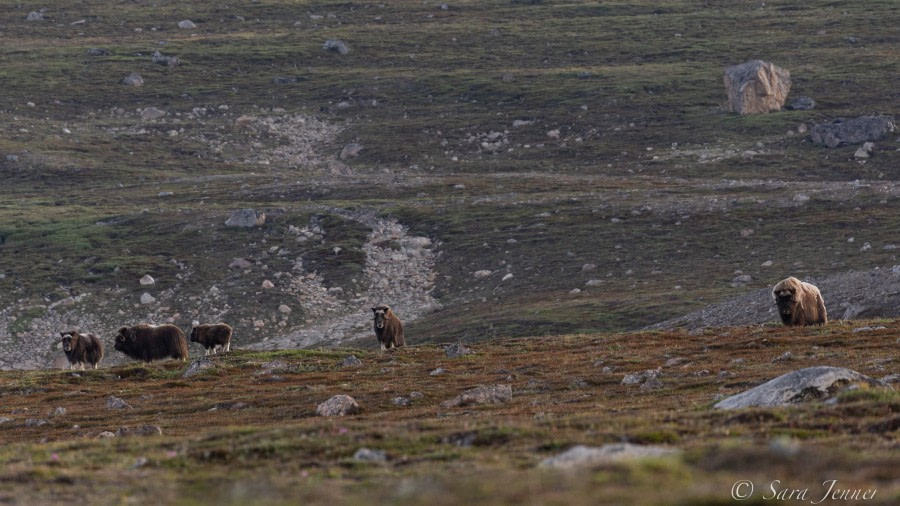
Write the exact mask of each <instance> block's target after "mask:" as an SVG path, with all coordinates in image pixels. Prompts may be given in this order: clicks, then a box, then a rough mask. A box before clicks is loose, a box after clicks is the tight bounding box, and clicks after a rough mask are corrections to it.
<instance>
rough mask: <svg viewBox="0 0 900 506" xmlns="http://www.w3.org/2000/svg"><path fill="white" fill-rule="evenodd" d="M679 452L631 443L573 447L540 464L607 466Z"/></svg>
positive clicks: (557, 466) (571, 466) (553, 465)
mask: <svg viewBox="0 0 900 506" xmlns="http://www.w3.org/2000/svg"><path fill="white" fill-rule="evenodd" d="M678 453H679V450H677V449H674V448H665V447H662V446H644V445H635V444H631V443H616V444H608V445H603V446H601V447H599V448H595V447H590V446H583V445H578V446H573V447H572V448H569V449H568V450H566V451H564V452H562V453H560V454H559V455H556V456H554V457H548V458H546V459H544V460H542V461H541V463H540V464H538V466H539V467H548V468H555V469H569V468H573V467H579V466H590V465H596V464H606V463H609V462H621V461H624V460H634V459H642V458H648V457H649V458H659V457H667V456H670V455H677V454H678Z"/></svg>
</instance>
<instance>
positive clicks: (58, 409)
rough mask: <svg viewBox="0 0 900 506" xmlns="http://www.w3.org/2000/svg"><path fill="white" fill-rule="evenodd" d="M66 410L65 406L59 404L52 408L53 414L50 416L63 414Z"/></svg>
mask: <svg viewBox="0 0 900 506" xmlns="http://www.w3.org/2000/svg"><path fill="white" fill-rule="evenodd" d="M67 412H68V411H67V410H66V408H64V407H62V406H60V407H58V408H56V409H54V410H53V414H52V415H51V416H64V415H65V414H66V413H67Z"/></svg>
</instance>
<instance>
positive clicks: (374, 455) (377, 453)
mask: <svg viewBox="0 0 900 506" xmlns="http://www.w3.org/2000/svg"><path fill="white" fill-rule="evenodd" d="M353 460H356V461H358V462H384V461H386V460H387V455H386V454H385V453H384V452H383V451H381V450H370V449H368V448H365V447H363V448H360V449H359V450H356V453H354V454H353Z"/></svg>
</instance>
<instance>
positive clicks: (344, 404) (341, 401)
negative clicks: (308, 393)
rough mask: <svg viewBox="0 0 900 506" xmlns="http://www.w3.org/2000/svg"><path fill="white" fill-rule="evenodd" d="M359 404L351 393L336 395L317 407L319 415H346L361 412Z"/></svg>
mask: <svg viewBox="0 0 900 506" xmlns="http://www.w3.org/2000/svg"><path fill="white" fill-rule="evenodd" d="M359 411H360V410H359V404H357V403H356V400H355V399H353V397H350V396H349V395H335V396H334V397H332V398H331V399H328V400H327V401H325V402H323V403H322V404H319V406H318V407H317V408H316V415H318V416H345V415H355V414H357V413H359Z"/></svg>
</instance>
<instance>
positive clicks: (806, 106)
mask: <svg viewBox="0 0 900 506" xmlns="http://www.w3.org/2000/svg"><path fill="white" fill-rule="evenodd" d="M784 108H785V109H787V110H790V111H809V110H812V109H815V108H816V101H815V100H813V99H811V98H809V97H796V98H795V99H794V100H791V103H790V104H788V105H786V106H784ZM797 131H798V132H800V129H799V128H798V129H797ZM805 131H806V126H805V125H804V128H803V132H805ZM803 132H800V133H803Z"/></svg>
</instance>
